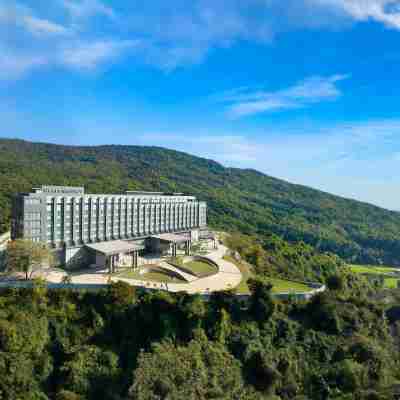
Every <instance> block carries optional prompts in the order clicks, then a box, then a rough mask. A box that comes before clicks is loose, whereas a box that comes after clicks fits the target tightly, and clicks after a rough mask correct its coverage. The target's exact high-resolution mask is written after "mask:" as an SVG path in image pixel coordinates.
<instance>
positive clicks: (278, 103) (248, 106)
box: [212, 75, 348, 118]
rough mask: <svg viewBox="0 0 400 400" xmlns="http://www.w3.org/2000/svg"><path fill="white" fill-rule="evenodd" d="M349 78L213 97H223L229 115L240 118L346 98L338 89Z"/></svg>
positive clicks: (311, 80) (307, 81) (313, 80)
mask: <svg viewBox="0 0 400 400" xmlns="http://www.w3.org/2000/svg"><path fill="white" fill-rule="evenodd" d="M347 77H348V76H347V75H333V76H330V77H320V76H313V77H310V78H307V79H305V80H304V81H302V82H299V83H297V84H296V85H294V86H291V87H289V88H286V89H282V90H278V91H274V92H268V91H262V90H256V91H254V90H253V91H252V90H251V89H249V88H242V89H238V90H236V91H235V90H231V91H229V92H227V93H224V94H221V95H220V96H218V95H217V96H215V95H214V96H212V97H213V98H215V99H218V97H219V100H220V101H223V102H225V103H228V104H229V106H228V113H229V115H231V116H232V117H234V118H239V117H243V116H246V115H252V114H258V113H262V112H274V111H280V110H285V109H293V108H302V107H306V106H308V105H310V104H312V103H319V102H322V101H329V100H335V99H337V98H338V97H340V96H341V94H342V93H341V91H340V90H339V88H338V87H337V82H339V81H342V80H344V79H346V78H347Z"/></svg>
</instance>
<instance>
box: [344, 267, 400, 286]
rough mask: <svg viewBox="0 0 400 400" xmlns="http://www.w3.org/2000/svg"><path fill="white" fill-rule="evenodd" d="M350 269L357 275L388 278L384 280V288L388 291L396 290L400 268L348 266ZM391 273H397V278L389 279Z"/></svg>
mask: <svg viewBox="0 0 400 400" xmlns="http://www.w3.org/2000/svg"><path fill="white" fill-rule="evenodd" d="M349 267H350V269H351V270H352V271H353V272H355V273H357V274H372V275H377V276H382V277H385V276H388V277H387V278H384V280H383V282H384V287H385V288H388V289H395V288H397V283H398V281H399V280H400V268H393V267H388V266H378V265H349ZM393 272H397V273H399V278H396V277H391V276H390V275H391V274H392V273H393Z"/></svg>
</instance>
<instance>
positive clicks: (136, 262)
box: [134, 251, 138, 269]
mask: <svg viewBox="0 0 400 400" xmlns="http://www.w3.org/2000/svg"><path fill="white" fill-rule="evenodd" d="M134 258H135V269H137V267H138V251H135V252H134Z"/></svg>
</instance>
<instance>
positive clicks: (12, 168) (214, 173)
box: [0, 139, 400, 265]
mask: <svg viewBox="0 0 400 400" xmlns="http://www.w3.org/2000/svg"><path fill="white" fill-rule="evenodd" d="M41 184H59V185H84V186H85V187H86V189H87V191H88V192H93V193H95V192H97V193H99V192H104V193H112V192H123V191H125V190H135V189H143V190H162V191H180V192H186V193H192V194H194V195H196V196H198V197H199V198H201V199H203V200H206V201H207V202H208V205H209V223H210V224H211V225H212V226H214V227H216V228H221V229H225V230H229V231H239V232H242V233H246V234H249V235H256V236H257V237H260V238H267V237H268V235H269V234H270V233H275V234H276V235H279V236H280V237H282V238H284V239H285V240H287V241H289V242H296V243H297V242H301V241H303V242H305V243H307V244H309V245H312V246H313V247H314V248H316V249H318V250H320V251H322V252H325V251H328V252H332V253H336V254H338V255H339V256H340V257H342V258H343V259H345V260H346V261H351V262H358V263H373V264H379V263H384V264H392V265H400V213H397V212H391V211H387V210H384V209H381V208H378V207H375V206H372V205H369V204H365V203H361V202H357V201H353V200H347V199H343V198H340V197H337V196H333V195H330V194H327V193H323V192H320V191H317V190H313V189H310V188H307V187H303V186H299V185H294V184H290V183H287V182H285V181H282V180H279V179H275V178H272V177H269V176H267V175H264V174H262V173H260V172H257V171H254V170H241V169H234V168H224V167H223V166H222V165H220V164H218V163H216V162H214V161H211V160H207V159H203V158H198V157H194V156H191V155H188V154H185V153H180V152H176V151H172V150H167V149H162V148H157V147H141V146H98V147H72V146H59V145H53V144H41V143H31V142H26V141H21V140H7V139H0V232H3V231H5V230H8V227H9V218H10V202H11V196H12V195H13V193H15V192H17V191H27V190H30V189H31V187H32V186H34V185H41Z"/></svg>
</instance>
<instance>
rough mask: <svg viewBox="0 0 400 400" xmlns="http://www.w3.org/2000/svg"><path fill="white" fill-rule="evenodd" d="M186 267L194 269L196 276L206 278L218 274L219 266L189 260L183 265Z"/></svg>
mask: <svg viewBox="0 0 400 400" xmlns="http://www.w3.org/2000/svg"><path fill="white" fill-rule="evenodd" d="M183 266H184V267H185V268H186V269H188V270H190V271H192V272H193V273H194V274H195V275H196V276H198V277H202V278H204V277H205V276H210V275H213V274H216V273H217V272H218V271H217V268H216V267H214V266H213V265H211V264H209V263H207V262H204V261H189V262H187V263H185V264H184V265H183Z"/></svg>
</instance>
